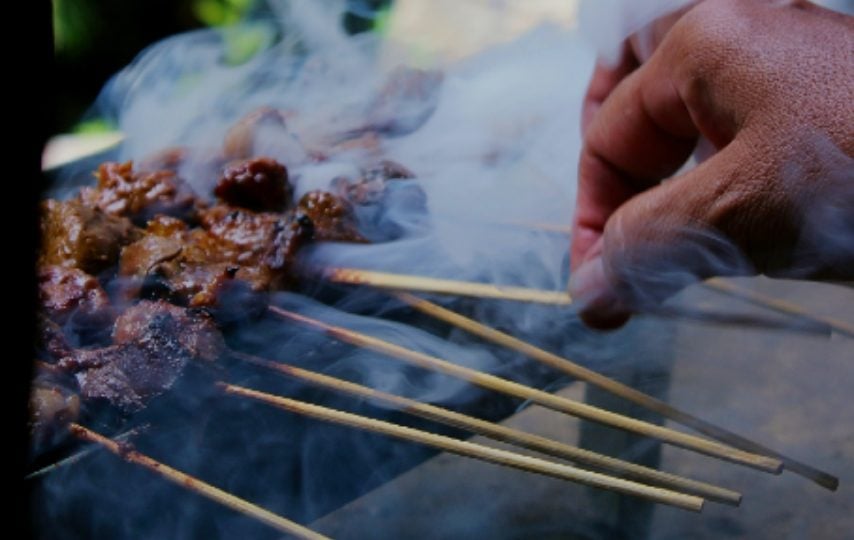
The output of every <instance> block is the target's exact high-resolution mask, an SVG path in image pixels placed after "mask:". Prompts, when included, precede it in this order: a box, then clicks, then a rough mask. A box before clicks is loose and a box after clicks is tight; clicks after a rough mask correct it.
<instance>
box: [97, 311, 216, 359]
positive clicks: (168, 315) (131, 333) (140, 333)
mask: <svg viewBox="0 0 854 540" xmlns="http://www.w3.org/2000/svg"><path fill="white" fill-rule="evenodd" d="M161 320H169V321H171V322H170V324H171V325H172V330H171V331H172V332H174V333H175V335H176V336H177V339H178V342H179V343H180V345H181V347H183V349H184V350H186V351H187V352H189V353H190V355H191V356H192V357H193V358H194V359H198V360H204V361H206V362H214V361H216V360H217V359H218V358H219V356H220V354H222V350H223V348H224V347H225V344H224V342H223V340H222V335H221V334H220V332H219V330H218V329H217V327H216V325H215V324H214V322H213V321H212V320H211V318H210V317H209V316H207V315H205V314H204V313H203V312H201V311H194V310H188V309H185V308H182V307H179V306H176V305H174V304H170V303H168V302H163V301H156V302H151V301H146V300H143V301H141V302H139V303H138V304H136V305H135V306H133V307H131V308H129V309H127V310H126V311H125V312H124V313H123V314H122V315H121V316H120V317H119V318H118V319H116V323H115V324H114V325H113V343H115V344H117V345H125V344H132V343H136V344H138V345H143V346H145V344H146V343H148V342H149V341H150V340H152V339H155V337H154V336H155V335H156V334H157V333H158V332H160V329H159V326H158V324H159V323H157V321H161Z"/></svg>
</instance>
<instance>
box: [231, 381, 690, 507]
mask: <svg viewBox="0 0 854 540" xmlns="http://www.w3.org/2000/svg"><path fill="white" fill-rule="evenodd" d="M218 384H219V386H220V388H221V389H222V390H223V391H225V392H226V393H227V394H231V395H236V396H241V397H246V398H251V399H254V400H257V401H261V402H263V403H266V404H268V405H272V406H274V407H278V408H280V409H284V410H286V411H290V412H293V413H297V414H301V415H304V416H308V417H310V418H316V419H319V420H324V421H326V422H333V423H336V424H341V425H345V426H350V427H354V428H358V429H363V430H366V431H372V432H374V433H381V434H383V435H389V436H391V437H397V438H398V439H404V440H407V441H412V442H417V443H421V444H424V445H427V446H432V447H433V448H438V449H440V450H445V451H448V452H453V453H455V454H459V455H462V456H467V457H471V458H475V459H481V460H483V461H488V462H491V463H497V464H499V465H505V466H507V467H513V468H516V469H520V470H523V471H528V472H534V473H539V474H543V475H546V476H552V477H554V478H560V479H562V480H568V481H570V482H578V483H581V484H586V485H589V486H594V487H599V488H603V489H610V490H612V491H617V492H620V493H626V494H629V495H635V496H638V497H643V498H645V499H649V500H652V501H655V502H658V503H663V504H669V505H672V506H676V507H678V508H683V509H686V510H693V511H694V512H699V511H700V510H702V508H703V502H704V501H703V499H701V498H700V497H696V496H694V495H687V494H684V493H678V492H675V491H670V490H668V489H664V488H658V487H652V486H647V485H644V484H639V483H637V482H632V481H630V480H624V479H622V478H614V477H612V476H607V475H604V474H600V473H595V472H591V471H586V470H583V469H577V468H575V467H571V466H569V465H563V464H560V463H553V462H551V461H545V460H542V459H538V458H534V457H530V456H525V455H522V454H515V453H513V452H508V451H506V450H499V449H497V448H490V447H488V446H482V445H479V444H475V443H471V442H467V441H460V440H458V439H452V438H451V437H446V436H444V435H437V434H435V433H430V432H427V431H421V430H418V429H413V428H410V427H405V426H400V425H397V424H392V423H390V422H385V421H383V420H377V419H374V418H368V417H365V416H360V415H357V414H352V413H348V412H344V411H339V410H336V409H330V408H328V407H322V406H320V405H313V404H311V403H305V402H302V401H297V400H294V399H290V398H285V397H281V396H276V395H272V394H267V393H264V392H258V391H257V390H252V389H250V388H244V387H241V386H235V385H231V384H227V383H218Z"/></svg>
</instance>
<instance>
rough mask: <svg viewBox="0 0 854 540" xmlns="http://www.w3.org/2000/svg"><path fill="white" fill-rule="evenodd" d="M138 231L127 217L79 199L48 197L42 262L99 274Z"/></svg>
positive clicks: (113, 260) (45, 264)
mask: <svg viewBox="0 0 854 540" xmlns="http://www.w3.org/2000/svg"><path fill="white" fill-rule="evenodd" d="M138 234H139V233H138V231H137V230H136V229H135V228H134V226H133V224H132V223H131V222H130V221H129V220H128V219H126V218H123V217H118V216H112V215H109V214H106V213H104V212H103V211H101V210H100V209H98V208H92V207H90V206H87V205H85V204H83V203H82V202H81V201H78V200H71V201H63V202H60V201H56V200H52V199H48V200H47V201H45V202H44V203H43V204H42V219H41V235H42V249H41V256H40V260H39V264H40V265H41V266H49V265H55V266H61V267H64V268H79V269H80V270H82V271H83V272H87V273H89V274H97V273H98V272H100V271H102V270H105V269H107V268H109V267H111V266H113V265H115V262H116V259H117V258H118V255H119V251H120V250H121V248H122V246H124V245H126V244H129V243H130V242H133V241H134V240H135V239H136V238H137V237H138Z"/></svg>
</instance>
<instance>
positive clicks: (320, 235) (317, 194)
mask: <svg viewBox="0 0 854 540" xmlns="http://www.w3.org/2000/svg"><path fill="white" fill-rule="evenodd" d="M297 212H302V213H303V214H305V215H306V216H307V217H308V218H309V219H310V220H311V222H312V223H313V224H314V239H315V240H317V241H320V242H355V243H367V242H368V240H367V239H366V238H365V237H364V236H362V235H361V233H359V231H358V229H357V228H356V217H355V215H354V214H353V207H352V206H351V205H350V203H348V202H347V201H346V200H344V199H342V198H341V197H338V196H336V195H333V194H332V193H329V192H328V191H321V190H315V191H309V192H308V193H306V194H305V195H303V196H302V198H301V199H300V201H299V204H298V205H297Z"/></svg>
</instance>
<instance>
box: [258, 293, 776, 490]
mask: <svg viewBox="0 0 854 540" xmlns="http://www.w3.org/2000/svg"><path fill="white" fill-rule="evenodd" d="M268 309H269V310H270V312H272V313H273V314H275V315H278V316H280V317H282V318H284V319H288V320H291V321H295V322H298V323H301V324H305V325H308V326H313V327H314V328H318V329H320V330H323V331H324V332H325V333H326V334H327V335H329V336H331V337H333V338H335V339H338V340H340V341H344V342H346V343H350V344H352V345H356V346H358V347H364V348H366V349H370V350H373V351H376V352H379V353H382V354H385V355H388V356H390V357H393V358H397V359H399V360H403V361H405V362H407V363H409V364H412V365H415V366H418V367H420V368H423V369H427V370H430V371H435V372H438V373H444V374H446V375H450V376H452V377H457V378H459V379H462V380H465V381H468V382H470V383H472V384H476V385H478V386H481V387H483V388H486V389H489V390H494V391H496V392H502V393H504V394H507V395H510V396H514V397H517V398H521V399H524V400H530V401H532V402H534V403H537V404H538V405H542V406H543V407H548V408H549V409H552V410H555V411H559V412H562V413H566V414H570V415H573V416H577V417H579V418H583V419H585V420H592V421H594V422H599V423H601V424H605V425H608V426H613V427H616V428H619V429H622V430H625V431H630V432H632V433H637V434H639V435H644V436H647V437H652V438H654V439H658V440H660V441H663V442H666V443H669V444H672V445H675V446H679V447H682V448H686V449H688V450H693V451H695V452H699V453H701V454H706V455H708V456H712V457H716V458H719V459H723V460H726V461H731V462H733V463H738V464H740V465H745V466H748V467H752V468H754V469H758V470H761V471H765V472H770V473H773V474H779V473H780V472H781V471H782V463H781V462H780V460H778V459H776V458H770V457H767V456H760V455H757V454H752V453H749V452H744V451H742V450H738V449H735V448H732V447H729V446H725V445H722V444H720V443H717V442H715V441H710V440H708V439H704V438H702V437H698V436H696V435H691V434H688V433H682V432H680V431H675V430H673V429H669V428H666V427H663V426H657V425H655V424H650V423H649V422H643V421H641V420H637V419H635V418H629V417H627V416H623V415H620V414H616V413H613V412H610V411H606V410H604V409H600V408H598V407H594V406H592V405H588V404H586V403H580V402H577V401H573V400H571V399H567V398H564V397H561V396H556V395H554V394H550V393H548V392H544V391H542V390H537V389H535V388H531V387H529V386H525V385H523V384H519V383H516V382H513V381H508V380H507V379H502V378H500V377H496V376H495V375H490V374H488V373H483V372H481V371H477V370H474V369H471V368H467V367H464V366H459V365H457V364H452V363H451V362H448V361H446V360H442V359H441V358H436V357H435V356H430V355H428V354H424V353H421V352H417V351H413V350H410V349H407V348H405V347H401V346H400V345H395V344H394V343H390V342H388V341H383V340H381V339H378V338H375V337H372V336H368V335H366V334H362V333H359V332H355V331H353V330H348V329H346V328H342V327H339V326H332V325H330V324H327V323H324V322H322V321H318V320H317V319H312V318H310V317H306V316H305V315H300V314H298V313H294V312H292V311H287V310H284V309H281V308H278V307H276V306H269V307H268Z"/></svg>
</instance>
